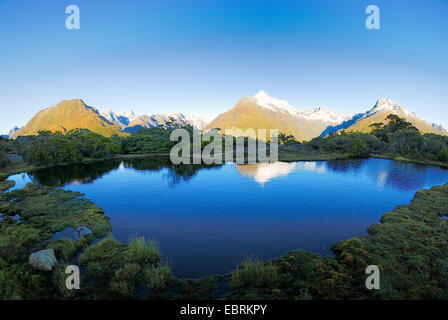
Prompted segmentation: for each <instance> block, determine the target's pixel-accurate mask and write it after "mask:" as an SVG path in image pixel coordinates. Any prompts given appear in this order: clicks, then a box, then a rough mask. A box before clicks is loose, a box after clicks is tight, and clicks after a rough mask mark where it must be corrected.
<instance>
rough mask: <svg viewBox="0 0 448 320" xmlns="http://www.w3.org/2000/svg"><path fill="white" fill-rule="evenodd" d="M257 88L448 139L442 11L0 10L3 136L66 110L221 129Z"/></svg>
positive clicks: (447, 44)
mask: <svg viewBox="0 0 448 320" xmlns="http://www.w3.org/2000/svg"><path fill="white" fill-rule="evenodd" d="M71 4H75V5H77V6H78V7H79V8H80V13H81V14H80V16H81V28H80V30H67V29H66V28H65V20H66V17H67V14H66V13H65V8H66V7H67V6H68V5H71ZM370 4H374V5H377V6H378V7H379V8H380V10H381V30H368V29H366V27H365V19H366V18H367V14H365V9H366V7H367V6H368V5H370ZM260 89H262V90H264V91H266V92H267V93H268V94H270V95H271V96H274V97H278V98H281V99H284V100H287V101H288V102H290V104H291V105H293V106H294V107H296V108H298V109H308V108H311V107H313V106H316V105H325V106H327V107H330V108H332V109H334V110H335V111H336V112H338V113H340V114H343V115H348V114H353V113H356V112H361V111H365V110H367V109H369V108H370V107H371V106H372V105H373V104H374V103H375V102H376V100H377V99H378V98H382V97H384V98H390V99H394V100H395V101H397V102H398V103H399V104H400V105H402V106H404V107H405V108H407V109H409V110H411V111H414V112H415V113H417V115H419V116H421V117H423V118H425V119H427V120H429V121H432V122H437V123H442V124H443V125H444V126H445V127H447V128H448V117H447V115H448V111H447V107H448V105H447V101H448V1H447V0H429V1H428V0H426V1H423V0H420V1H417V0H394V1H386V0H370V1H364V0H351V1H345V0H340V1H336V0H314V1H311V0H308V1H305V0H303V1H299V0H296V1H261V0H257V1H248V0H240V1H232V0H227V1H224V0H207V1H205V0H197V1H196V0H179V1H171V0H166V1H136V0H128V1H105V0H71V1H63V0H57V1H45V0H40V1H24V0H0V97H1V102H0V110H1V114H2V116H1V118H0V132H3V133H4V132H7V131H8V130H9V129H10V128H11V127H13V126H14V125H18V126H22V125H24V124H25V123H26V122H27V121H28V120H29V119H30V118H31V117H32V116H33V115H34V114H35V113H36V112H37V111H38V110H40V109H43V108H45V107H48V106H50V105H52V104H55V103H57V102H59V101H60V100H63V99H71V98H82V99H83V100H84V101H85V102H86V103H87V104H89V105H91V106H94V107H96V108H98V109H99V110H100V111H103V110H105V109H106V108H110V109H113V110H115V111H119V110H127V109H133V110H134V111H135V112H136V113H137V114H143V113H148V114H151V113H165V112H185V113H192V114H196V115H199V116H206V117H214V116H216V115H218V114H220V113H222V112H225V111H227V110H228V109H230V108H232V107H233V106H234V105H235V104H236V102H237V101H238V100H239V98H241V97H243V96H250V95H253V94H255V93H256V92H257V91H258V90H260Z"/></svg>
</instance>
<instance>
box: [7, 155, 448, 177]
mask: <svg viewBox="0 0 448 320" xmlns="http://www.w3.org/2000/svg"><path fill="white" fill-rule="evenodd" d="M169 155H170V154H169V153H163V152H160V153H144V154H139V153H135V154H116V155H113V156H112V157H109V158H101V159H92V158H84V159H83V160H82V161H81V162H79V163H64V164H59V165H51V166H33V165H29V164H26V163H25V162H23V161H21V162H16V163H13V164H12V165H9V166H8V167H6V168H0V180H1V179H6V178H8V177H9V176H11V175H15V174H20V173H24V172H28V171H36V170H42V169H48V168H54V167H63V166H69V165H75V164H91V163H98V162H103V161H109V160H126V159H140V158H165V157H169ZM369 158H374V159H387V160H393V161H402V162H409V163H415V164H421V165H430V166H438V167H441V168H444V169H448V164H447V163H443V162H438V161H429V160H416V159H409V158H405V157H401V156H394V155H387V154H372V155H371V156H370V157H368V158H366V159H369ZM331 160H364V159H361V158H351V157H349V156H348V155H346V154H343V153H334V152H321V153H310V152H279V155H278V161H282V162H294V161H331Z"/></svg>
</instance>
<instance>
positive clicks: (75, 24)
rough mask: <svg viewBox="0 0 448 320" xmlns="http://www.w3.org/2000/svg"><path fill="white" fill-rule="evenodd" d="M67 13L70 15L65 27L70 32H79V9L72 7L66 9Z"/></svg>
mask: <svg viewBox="0 0 448 320" xmlns="http://www.w3.org/2000/svg"><path fill="white" fill-rule="evenodd" d="M65 13H66V14H69V16H68V17H67V19H66V20H65V27H66V28H67V29H68V30H74V29H76V30H78V29H79V28H80V23H81V21H80V17H79V7H78V6H75V5H70V6H68V7H67V8H65Z"/></svg>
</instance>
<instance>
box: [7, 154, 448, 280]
mask: <svg viewBox="0 0 448 320" xmlns="http://www.w3.org/2000/svg"><path fill="white" fill-rule="evenodd" d="M30 177H31V179H33V180H34V181H35V182H38V183H41V184H44V185H58V186H64V188H65V189H68V190H73V191H79V192H82V193H85V194H86V197H87V198H89V199H91V200H93V201H94V202H95V203H97V204H98V205H99V206H100V207H102V208H103V209H104V210H105V211H106V214H107V215H108V216H109V217H110V218H111V223H112V228H113V233H114V236H115V237H116V238H117V239H119V240H122V241H128V240H129V239H130V238H131V237H132V236H135V235H143V236H145V237H146V238H148V239H155V240H157V241H158V242H159V244H160V247H161V251H162V254H163V256H164V257H166V258H168V259H169V260H170V262H171V264H172V268H173V271H174V273H175V274H176V275H177V276H179V277H200V276H205V275H212V274H223V273H227V272H229V271H231V270H232V269H233V268H234V267H235V265H236V264H237V263H239V262H240V261H241V260H242V259H243V258H244V257H245V256H247V255H255V256H258V257H260V258H262V259H271V258H274V257H278V256H281V255H282V254H284V253H286V252H288V251H290V250H293V249H305V250H309V251H312V252H315V253H318V254H322V255H328V254H331V252H330V251H329V250H328V249H327V248H328V246H329V245H330V244H331V243H333V242H335V241H338V240H344V239H348V238H351V237H355V236H360V235H365V234H366V228H367V227H368V226H369V225H371V224H372V223H377V222H378V221H379V219H380V217H381V215H382V214H383V213H385V212H387V211H390V210H392V209H394V207H395V206H396V205H401V204H408V203H409V202H410V201H411V199H412V198H413V196H414V194H415V192H416V191H417V190H419V189H421V188H430V187H431V186H433V185H441V184H444V183H446V182H448V171H447V170H443V169H441V168H438V167H430V166H422V165H416V164H411V163H404V162H395V161H389V160H379V159H369V160H364V161H329V162H295V163H276V164H258V165H244V166H239V165H234V164H226V165H223V166H216V167H201V166H193V165H192V166H173V165H171V164H169V161H167V160H164V159H161V160H132V161H125V162H107V163H103V164H95V165H89V166H74V167H64V168H60V169H52V170H45V171H39V172H34V173H30V176H28V175H24V176H20V175H18V176H14V179H16V180H18V181H26V180H27V179H30Z"/></svg>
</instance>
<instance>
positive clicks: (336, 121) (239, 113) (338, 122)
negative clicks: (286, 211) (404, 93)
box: [9, 91, 448, 141]
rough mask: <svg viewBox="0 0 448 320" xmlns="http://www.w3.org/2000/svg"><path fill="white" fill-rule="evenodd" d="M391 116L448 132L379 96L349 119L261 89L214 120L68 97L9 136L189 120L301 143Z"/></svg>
mask: <svg viewBox="0 0 448 320" xmlns="http://www.w3.org/2000/svg"><path fill="white" fill-rule="evenodd" d="M389 114H396V115H398V116H400V117H402V118H405V119H406V120H407V121H409V122H411V123H412V124H413V125H414V126H416V127H417V128H418V129H419V130H420V131H421V132H422V133H436V134H442V135H448V132H447V131H446V130H445V129H444V128H443V127H442V126H440V125H437V124H433V123H429V122H427V121H425V120H423V119H421V118H419V117H417V115H415V114H414V113H413V112H410V111H408V110H406V109H405V108H403V107H401V106H400V105H398V104H397V103H395V102H394V101H392V100H388V99H379V100H378V101H377V102H376V104H375V105H374V106H373V107H372V108H371V109H369V110H367V111H366V112H364V113H359V114H356V115H354V116H349V117H346V116H340V115H338V114H337V113H336V112H334V111H333V110H331V109H329V108H327V107H323V106H322V107H316V108H313V109H309V110H298V109H296V108H294V107H292V106H291V105H290V104H289V103H288V102H287V101H284V100H280V99H277V98H273V97H271V96H269V95H268V94H267V93H265V92H264V91H259V92H258V93H257V94H255V95H254V96H251V97H243V98H241V99H240V100H239V101H238V103H237V104H236V106H235V107H233V108H232V109H230V110H229V111H227V112H225V113H223V114H221V115H219V116H218V117H216V118H215V119H214V120H212V121H210V122H208V121H207V120H205V119H203V118H200V117H197V116H194V115H189V114H184V113H168V114H153V115H140V116H137V115H136V114H135V113H134V112H133V111H127V112H117V113H115V112H114V111H112V110H106V111H105V112H103V113H99V112H98V110H97V109H96V108H94V107H91V106H88V105H86V104H85V103H84V101H82V100H81V99H73V100H63V101H61V102H59V103H58V104H56V105H52V106H50V107H48V108H46V109H43V110H41V111H39V112H38V113H37V114H36V115H35V116H34V117H33V118H32V119H31V120H30V121H29V122H28V123H27V124H26V125H25V126H24V127H22V128H17V127H15V128H14V129H13V130H11V131H10V133H9V138H11V139H15V138H17V137H18V136H25V135H35V134H37V133H38V131H40V130H50V131H52V132H56V131H60V132H68V131H70V130H73V129H89V130H91V131H93V132H97V133H100V134H102V135H104V136H111V135H113V134H118V135H126V134H129V133H134V132H137V131H138V130H139V129H141V128H162V129H171V128H173V127H178V126H185V125H187V124H188V125H192V126H194V127H196V128H198V129H201V130H204V131H207V130H210V129H216V128H219V129H220V130H221V131H222V132H225V131H226V130H230V131H232V130H234V129H242V130H246V129H255V130H257V129H267V130H269V129H277V130H278V131H279V132H281V133H284V134H287V135H293V136H294V137H295V138H296V139H297V140H298V141H306V140H310V139H312V138H314V137H318V136H322V137H323V136H325V135H327V134H330V133H335V132H338V131H341V130H345V131H358V132H366V133H367V132H369V131H370V130H371V128H370V125H371V124H372V123H376V122H385V119H386V117H387V116H388V115H389ZM260 138H264V137H260Z"/></svg>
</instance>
